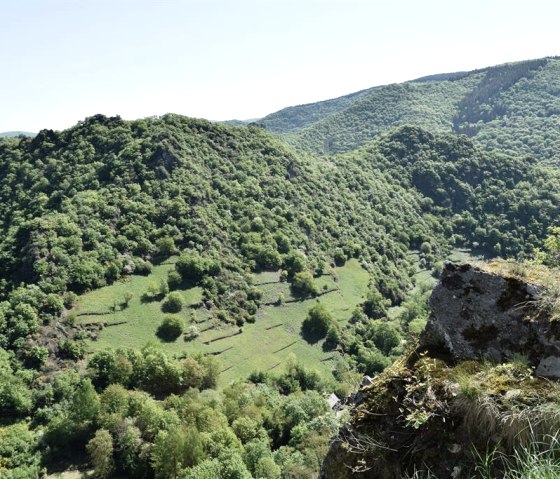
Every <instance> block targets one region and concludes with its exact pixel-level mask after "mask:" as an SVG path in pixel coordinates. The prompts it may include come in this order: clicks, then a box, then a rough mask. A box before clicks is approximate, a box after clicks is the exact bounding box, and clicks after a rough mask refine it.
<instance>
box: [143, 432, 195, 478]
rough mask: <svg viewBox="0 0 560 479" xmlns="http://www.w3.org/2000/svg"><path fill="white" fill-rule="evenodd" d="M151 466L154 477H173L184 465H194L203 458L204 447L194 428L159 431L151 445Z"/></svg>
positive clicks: (176, 475)
mask: <svg viewBox="0 0 560 479" xmlns="http://www.w3.org/2000/svg"><path fill="white" fill-rule="evenodd" d="M151 459H152V466H153V468H154V472H155V478H156V479H175V478H177V477H179V474H180V472H181V471H182V469H183V468H185V467H190V466H195V465H196V464H198V463H199V462H200V461H202V460H203V459H204V449H203V446H202V440H201V438H200V435H199V433H198V431H197V430H196V429H194V428H190V429H188V430H186V429H184V428H181V427H179V428H174V429H172V430H170V431H160V432H159V433H158V435H157V436H156V440H155V441H154V444H153V446H152V452H151Z"/></svg>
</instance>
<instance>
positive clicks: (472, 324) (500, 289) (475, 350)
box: [420, 263, 560, 379]
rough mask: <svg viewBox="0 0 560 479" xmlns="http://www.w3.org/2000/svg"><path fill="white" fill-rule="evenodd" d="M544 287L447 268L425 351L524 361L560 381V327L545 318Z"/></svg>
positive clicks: (426, 335)
mask: <svg viewBox="0 0 560 479" xmlns="http://www.w3.org/2000/svg"><path fill="white" fill-rule="evenodd" d="M541 290H542V288H541V287H540V286H537V285H534V284H531V283H527V282H524V281H522V280H520V279H517V278H515V277H504V276H502V275H499V274H495V273H490V272H487V271H484V270H482V269H479V268H476V267H473V266H471V265H468V264H463V265H456V264H452V263H448V264H446V266H445V268H444V270H443V273H442V277H441V281H440V283H439V285H438V286H436V288H435V289H434V291H433V293H432V296H431V297H430V305H431V311H432V312H431V317H430V319H429V321H428V324H427V325H426V328H425V330H424V332H423V333H422V336H421V339H420V347H421V348H423V349H426V350H428V351H429V352H430V354H432V355H433V356H436V355H443V356H445V357H446V358H447V359H448V360H453V361H464V360H482V359H487V360H491V361H494V362H504V361H508V360H511V359H512V358H515V357H516V356H517V357H518V356H523V357H525V358H526V359H527V360H528V362H529V364H530V365H531V366H532V367H534V368H535V369H536V372H537V374H538V375H541V376H546V377H552V378H557V379H558V378H560V328H559V327H558V325H556V324H555V323H554V322H552V323H551V322H550V321H549V319H548V318H547V317H546V315H543V314H540V313H539V311H538V308H537V307H536V305H537V304H538V297H539V294H540V293H541Z"/></svg>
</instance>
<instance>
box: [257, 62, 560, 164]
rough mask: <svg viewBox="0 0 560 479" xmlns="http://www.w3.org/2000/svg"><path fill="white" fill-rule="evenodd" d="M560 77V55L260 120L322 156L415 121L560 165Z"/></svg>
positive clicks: (387, 88) (381, 89) (382, 89)
mask: <svg viewBox="0 0 560 479" xmlns="http://www.w3.org/2000/svg"><path fill="white" fill-rule="evenodd" d="M558 78H560V60H559V59H558V57H546V58H542V59H537V60H527V61H521V62H513V63H506V64H503V65H497V66H492V67H485V68H482V69H477V70H473V71H470V72H454V73H444V74H436V75H430V76H427V77H421V78H418V79H416V80H411V81H407V82H404V83H394V84H389V85H383V86H376V87H373V88H370V89H366V90H362V91H360V92H356V93H353V94H349V95H345V96H342V97H339V98H335V99H330V100H326V101H323V102H317V103H311V104H306V105H299V106H293V107H288V108H285V109H283V110H280V111H278V112H275V113H272V114H270V115H267V116H265V117H264V118H262V119H261V120H260V121H259V123H261V124H263V125H264V126H265V127H266V128H268V129H269V130H271V131H273V132H276V133H278V134H280V135H281V136H282V137H283V138H284V139H285V140H286V141H288V142H289V143H291V144H292V145H294V146H296V147H297V148H299V149H303V150H307V151H312V152H314V153H319V154H333V153H341V152H345V151H350V150H352V149H355V148H358V147H359V146H362V145H364V144H365V143H367V142H368V141H370V140H371V139H373V138H375V137H376V136H377V135H379V134H380V133H382V132H384V131H387V130H388V129H390V128H392V127H395V126H399V125H403V124H412V125H416V126H421V127H423V128H425V129H427V130H429V131H433V132H442V133H447V132H449V133H460V134H466V135H467V136H470V137H472V138H473V139H474V140H475V142H476V143H477V144H479V145H480V146H481V147H483V148H485V149H487V150H493V149H495V150H499V151H503V152H506V153H508V154H516V155H531V156H535V157H538V158H540V159H542V160H548V161H557V160H558V157H559V152H560V142H559V141H558V139H557V135H556V134H555V131H557V128H558V126H559V125H560V114H559V113H560V81H559V80H558Z"/></svg>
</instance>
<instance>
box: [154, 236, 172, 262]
mask: <svg viewBox="0 0 560 479" xmlns="http://www.w3.org/2000/svg"><path fill="white" fill-rule="evenodd" d="M156 248H157V254H158V255H159V256H165V257H167V256H171V255H172V254H174V253H175V251H176V248H175V241H174V240H173V238H171V237H169V236H165V237H163V238H159V239H158V240H157V241H156Z"/></svg>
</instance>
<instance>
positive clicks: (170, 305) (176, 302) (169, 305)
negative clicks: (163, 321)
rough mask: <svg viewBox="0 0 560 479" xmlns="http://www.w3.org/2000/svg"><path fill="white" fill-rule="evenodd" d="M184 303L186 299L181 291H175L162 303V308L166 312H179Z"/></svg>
mask: <svg viewBox="0 0 560 479" xmlns="http://www.w3.org/2000/svg"><path fill="white" fill-rule="evenodd" d="M166 284H167V283H166ZM184 304H185V300H184V299H183V296H182V295H181V293H179V292H178V291H173V292H171V293H169V294H168V295H167V296H166V298H165V300H164V301H163V304H162V305H161V309H162V310H163V311H165V312H166V313H178V312H179V311H181V310H182V309H183V305H184ZM181 332H182V331H181Z"/></svg>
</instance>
